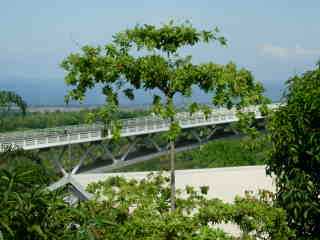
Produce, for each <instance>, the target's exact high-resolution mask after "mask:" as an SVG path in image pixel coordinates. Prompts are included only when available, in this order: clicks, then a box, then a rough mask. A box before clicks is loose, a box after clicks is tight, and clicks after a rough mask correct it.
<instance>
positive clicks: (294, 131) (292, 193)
mask: <svg viewBox="0 0 320 240" xmlns="http://www.w3.org/2000/svg"><path fill="white" fill-rule="evenodd" d="M287 84H288V90H287V93H286V94H285V98H284V100H285V103H286V104H285V105H283V106H281V107H280V109H279V110H278V111H276V112H275V113H274V114H273V116H272V117H271V118H270V119H271V120H270V122H269V124H268V126H269V131H270V135H271V141H272V152H271V158H270V160H269V162H268V171H269V173H272V174H274V175H276V185H277V200H278V203H279V204H280V206H281V207H283V208H284V209H286V211H287V213H288V220H289V224H290V226H291V227H292V228H293V229H295V230H296V232H297V236H298V237H299V239H317V238H318V237H319V236H320V199H319V196H320V174H319V173H320V111H319V109H320V63H319V64H318V66H317V68H316V69H315V70H313V71H308V72H306V73H304V74H303V75H301V76H294V77H293V78H291V79H290V80H289V81H288V82H287Z"/></svg>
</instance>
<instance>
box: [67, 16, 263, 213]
mask: <svg viewBox="0 0 320 240" xmlns="http://www.w3.org/2000/svg"><path fill="white" fill-rule="evenodd" d="M214 41H216V42H218V43H219V44H221V45H226V40H225V38H223V37H221V36H220V35H219V31H218V29H214V30H212V31H211V30H209V31H207V30H198V29H196V28H195V27H193V26H192V25H191V24H190V23H189V22H186V23H182V24H175V23H174V22H169V23H168V24H163V25H161V26H160V27H156V26H153V25H137V26H136V27H134V28H132V29H128V30H125V31H123V32H119V33H117V34H116V35H115V36H114V38H113V41H112V42H111V43H110V44H107V45H105V46H104V47H103V48H102V47H91V46H85V47H83V48H82V53H76V54H71V55H69V56H68V57H67V58H66V59H65V60H64V61H63V63H62V67H63V68H64V69H65V70H66V71H67V76H66V78H65V80H66V83H67V84H68V85H72V86H74V89H73V90H71V91H70V93H69V95H68V96H67V99H70V98H71V99H75V100H82V99H83V98H84V96H85V93H86V91H87V90H88V89H91V88H93V87H94V86H95V85H102V86H103V91H102V92H103V94H104V95H106V105H105V107H104V108H103V109H102V110H101V112H100V113H101V114H100V117H101V116H102V119H105V123H106V124H110V123H111V122H112V120H114V118H112V116H114V113H115V112H116V111H117V107H118V92H119V91H120V90H121V91H123V92H124V93H125V95H126V96H128V97H129V98H130V99H134V90H135V89H144V90H158V91H160V93H161V94H160V95H154V97H153V107H152V110H153V112H154V113H156V114H157V115H159V116H161V117H162V118H164V119H167V120H168V122H169V124H170V130H169V132H168V135H167V136H168V138H167V139H168V142H169V145H170V165H171V167H170V169H171V209H172V210H174V209H175V173H174V171H175V167H174V162H175V161H174V157H175V144H174V143H175V140H176V138H177V136H178V134H179V132H180V126H179V122H178V119H177V117H176V116H177V109H176V107H175V105H174V97H175V96H176V95H178V94H179V95H181V96H191V95H192V89H193V87H196V86H197V87H199V88H200V89H202V90H203V91H205V92H206V93H212V94H213V98H212V103H213V104H214V105H215V106H224V107H228V108H232V107H234V106H236V108H237V109H241V108H243V107H245V106H248V105H256V104H261V103H265V98H264V97H263V96H262V93H263V87H262V85H261V84H260V83H258V82H256V81H255V80H254V78H253V76H252V74H251V73H250V72H249V71H247V70H245V69H237V67H236V65H235V64H234V63H229V64H227V65H219V64H215V63H212V62H209V63H203V64H194V63H193V62H192V57H191V56H182V55H180V54H179V50H181V48H186V47H193V46H195V45H196V44H200V43H209V42H214ZM198 110H202V111H203V112H204V114H205V115H208V114H209V113H210V109H209V108H208V107H205V106H201V105H199V104H197V103H196V102H194V103H192V104H191V105H190V113H191V114H192V113H194V112H195V111H198ZM112 126H114V125H112ZM114 132H115V135H116V136H117V137H119V131H114Z"/></svg>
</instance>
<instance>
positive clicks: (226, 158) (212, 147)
mask: <svg viewBox="0 0 320 240" xmlns="http://www.w3.org/2000/svg"><path fill="white" fill-rule="evenodd" d="M266 151H267V149H266V150H265V152H260V151H255V152H254V151H248V150H247V149H245V148H243V145H242V144H241V140H240V139H227V140H220V139H218V140H215V141H213V142H209V143H206V144H204V145H202V146H201V147H200V148H197V149H194V150H190V151H187V152H181V153H177V156H176V163H175V166H176V169H197V168H215V167H231V166H250V165H251V166H252V165H262V164H265V163H266V158H267V153H266ZM168 166H169V164H168V159H167V158H166V157H160V158H156V159H153V160H149V161H146V162H141V163H136V164H133V165H130V166H126V167H122V168H119V169H116V170H114V171H117V172H131V171H159V170H168Z"/></svg>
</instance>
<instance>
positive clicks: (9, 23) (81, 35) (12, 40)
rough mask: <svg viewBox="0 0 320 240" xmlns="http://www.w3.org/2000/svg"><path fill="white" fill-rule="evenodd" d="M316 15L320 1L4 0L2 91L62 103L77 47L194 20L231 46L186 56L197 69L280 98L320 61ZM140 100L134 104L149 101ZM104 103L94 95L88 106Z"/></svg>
mask: <svg viewBox="0 0 320 240" xmlns="http://www.w3.org/2000/svg"><path fill="white" fill-rule="evenodd" d="M319 10H320V1H319V0H308V1H301V0H281V1H279V0H268V1H265V0H258V1H254V0H242V1H235V0H224V1H221V0H220V1H215V0H206V1H205V0H197V1H195V0H193V1H191V0H183V1H182V0H180V1H178V0H161V1H153V0H145V1H140V0H135V1H133V0H126V1H124V0H118V1H106V0H104V1H103V0H90V1H84V0H77V1H76V0H68V1H65V0H51V1H43V0H30V1H21V0H19V1H18V0H1V2H0V29H1V34H0V89H5V90H12V91H16V92H17V93H19V94H20V95H22V96H23V97H24V98H25V100H26V101H27V102H28V103H29V104H31V105H41V104H42V105H48V104H49V105H57V104H63V100H64V95H65V94H66V93H67V88H66V86H65V84H64V76H65V72H64V71H63V70H62V69H61V68H60V67H59V64H60V63H61V61H62V60H63V59H64V58H65V57H67V56H68V55H69V54H70V53H71V52H78V51H79V50H80V49H79V47H80V46H82V45H87V44H90V45H94V46H96V45H104V44H106V43H108V42H110V40H111V39H112V35H113V34H115V33H116V32H119V31H122V30H124V29H126V28H130V27H133V26H134V25H136V24H144V23H147V24H155V25H159V24H161V23H165V22H168V21H169V20H176V21H180V22H183V21H185V20H190V21H191V22H192V24H193V25H194V26H196V27H197V28H199V29H212V28H214V27H216V26H217V27H218V28H219V29H220V31H221V34H222V35H223V36H225V37H226V38H227V40H228V46H227V47H221V46H218V45H217V44H214V43H213V44H206V45H199V46H196V47H194V48H193V49H188V50H186V51H185V52H183V54H192V55H193V61H194V62H195V63H200V62H208V61H213V62H216V63H221V64H225V63H227V62H229V61H233V62H235V63H236V64H237V65H238V66H240V67H245V68H247V69H248V70H250V71H252V73H253V74H254V76H255V78H256V79H257V80H259V81H261V82H262V83H263V84H264V85H265V87H266V89H267V95H268V96H270V97H272V98H273V99H277V98H279V97H280V96H281V89H283V88H284V82H285V81H286V80H287V79H288V78H290V77H291V76H293V75H294V74H301V73H303V72H304V71H306V70H310V69H312V68H313V67H314V66H315V63H316V61H317V60H319V59H320V45H319V42H320V21H319V20H320V16H319ZM138 95H139V96H138V98H137V100H136V101H135V103H134V104H139V103H143V102H144V101H147V100H148V99H150V98H148V94H145V93H142V92H140V93H139V94H138ZM198 96H199V95H198ZM204 98H205V97H204ZM102 102H103V97H102V96H101V94H100V92H99V90H98V89H95V90H93V91H92V92H90V93H88V98H87V100H86V102H85V103H87V104H98V103H102ZM123 103H124V104H125V103H126V102H125V101H124V100H123Z"/></svg>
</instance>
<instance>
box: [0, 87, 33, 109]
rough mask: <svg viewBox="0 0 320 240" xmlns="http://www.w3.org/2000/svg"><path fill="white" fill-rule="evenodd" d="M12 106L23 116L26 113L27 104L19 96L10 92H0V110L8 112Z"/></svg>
mask: <svg viewBox="0 0 320 240" xmlns="http://www.w3.org/2000/svg"><path fill="white" fill-rule="evenodd" d="M12 106H17V107H18V108H20V110H21V111H22V113H23V114H25V113H26V109H27V103H26V102H25V101H24V100H23V99H22V97H21V96H19V95H18V94H16V93H14V92H10V91H0V110H1V111H9V110H10V109H11V107H12Z"/></svg>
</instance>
